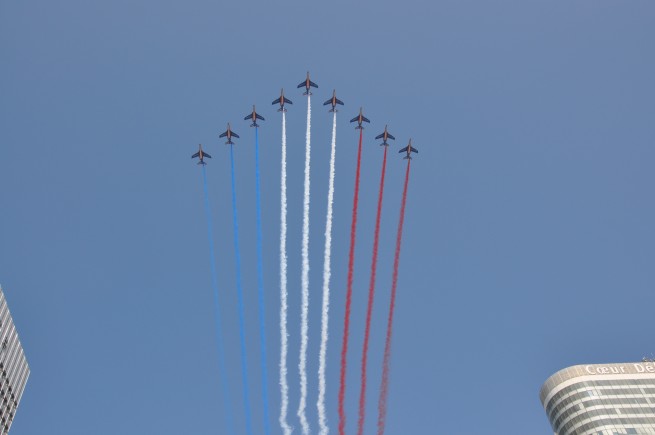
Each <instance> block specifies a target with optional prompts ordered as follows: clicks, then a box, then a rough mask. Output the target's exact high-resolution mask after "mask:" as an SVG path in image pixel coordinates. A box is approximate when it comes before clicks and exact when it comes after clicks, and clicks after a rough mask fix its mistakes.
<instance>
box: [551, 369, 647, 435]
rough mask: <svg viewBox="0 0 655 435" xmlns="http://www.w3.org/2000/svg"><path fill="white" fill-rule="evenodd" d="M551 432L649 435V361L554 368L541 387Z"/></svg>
mask: <svg viewBox="0 0 655 435" xmlns="http://www.w3.org/2000/svg"><path fill="white" fill-rule="evenodd" d="M539 398H540V399H541V404H542V405H543V407H544V409H545V410H546V415H547V416H548V420H549V421H550V424H551V426H552V427H553V431H555V434H556V435H591V434H593V435H615V434H654V435H655V362H653V361H652V360H648V359H644V360H643V361H641V362H635V363H622V364H588V365H579V366H573V367H569V368H566V369H564V370H560V371H559V372H557V373H555V374H554V375H552V376H551V377H550V378H548V380H546V382H545V383H544V385H543V386H542V387H541V392H540V394H539Z"/></svg>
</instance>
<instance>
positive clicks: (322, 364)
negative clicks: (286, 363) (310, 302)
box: [316, 111, 337, 435]
mask: <svg viewBox="0 0 655 435" xmlns="http://www.w3.org/2000/svg"><path fill="white" fill-rule="evenodd" d="M336 149H337V112H336V111H335V112H334V116H333V117H332V144H331V147H330V182H329V187H328V201H327V217H326V218H325V251H324V252H323V305H322V311H321V350H320V354H319V364H318V402H317V403H316V406H317V407H318V424H319V427H320V431H319V434H320V435H327V434H328V432H329V428H328V426H327V419H326V416H325V368H326V354H327V341H328V322H329V309H330V274H331V271H330V265H331V261H330V257H331V255H332V204H333V202H334V161H335V156H336Z"/></svg>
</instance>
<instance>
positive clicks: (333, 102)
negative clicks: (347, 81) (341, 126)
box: [323, 90, 343, 112]
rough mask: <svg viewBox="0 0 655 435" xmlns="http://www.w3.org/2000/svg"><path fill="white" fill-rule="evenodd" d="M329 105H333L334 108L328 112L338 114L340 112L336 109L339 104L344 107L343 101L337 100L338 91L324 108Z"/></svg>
mask: <svg viewBox="0 0 655 435" xmlns="http://www.w3.org/2000/svg"><path fill="white" fill-rule="evenodd" d="M328 104H332V108H331V109H330V110H328V112H338V110H337V109H336V107H337V104H341V105H342V106H343V101H341V100H340V99H338V98H337V91H336V90H333V91H332V98H330V99H329V100H327V101H326V102H325V103H323V105H324V106H327V105H328Z"/></svg>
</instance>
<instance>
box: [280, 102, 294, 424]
mask: <svg viewBox="0 0 655 435" xmlns="http://www.w3.org/2000/svg"><path fill="white" fill-rule="evenodd" d="M280 166H281V173H280V396H281V400H280V420H279V421H280V427H281V428H282V431H283V432H284V435H291V432H292V430H293V428H292V427H291V426H289V423H288V422H287V412H288V410H289V384H288V382H287V352H288V348H289V335H288V333H287V299H288V297H289V295H288V291H287V121H286V113H285V112H284V111H283V112H282V162H281V165H280Z"/></svg>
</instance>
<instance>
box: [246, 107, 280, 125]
mask: <svg viewBox="0 0 655 435" xmlns="http://www.w3.org/2000/svg"><path fill="white" fill-rule="evenodd" d="M273 104H275V103H273ZM248 119H252V113H251V114H250V115H248V116H246V117H245V118H243V120H244V121H246V120H248Z"/></svg>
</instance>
